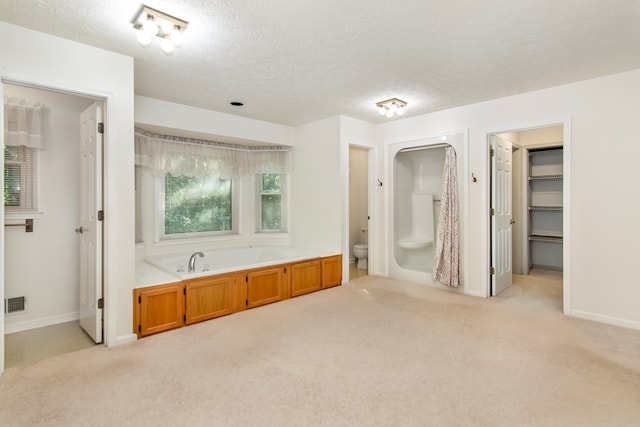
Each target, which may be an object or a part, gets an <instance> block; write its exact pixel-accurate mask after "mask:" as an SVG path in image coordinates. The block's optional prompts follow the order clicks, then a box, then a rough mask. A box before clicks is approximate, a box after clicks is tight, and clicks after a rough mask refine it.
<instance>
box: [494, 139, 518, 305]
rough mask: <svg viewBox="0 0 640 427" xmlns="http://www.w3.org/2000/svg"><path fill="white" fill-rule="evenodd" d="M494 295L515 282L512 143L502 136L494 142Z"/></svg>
mask: <svg viewBox="0 0 640 427" xmlns="http://www.w3.org/2000/svg"><path fill="white" fill-rule="evenodd" d="M491 148H492V149H493V154H492V156H491V183H492V184H491V207H492V209H493V210H492V212H491V260H492V267H493V269H494V270H493V274H492V275H491V295H498V294H499V293H500V292H502V291H504V290H505V289H507V288H508V287H509V286H511V283H512V272H513V266H512V251H511V249H512V248H511V247H512V233H511V225H512V224H513V222H512V216H513V213H512V210H511V203H512V201H511V198H512V193H511V186H512V184H511V179H512V169H513V164H512V158H511V157H512V156H511V142H510V141H507V140H506V139H504V138H501V137H499V136H493V139H492V141H491Z"/></svg>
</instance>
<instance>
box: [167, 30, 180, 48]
mask: <svg viewBox="0 0 640 427" xmlns="http://www.w3.org/2000/svg"><path fill="white" fill-rule="evenodd" d="M169 37H170V38H171V41H172V42H173V44H174V45H175V46H176V47H180V46H182V40H183V37H182V31H180V26H179V25H176V26H174V27H173V30H171V34H169Z"/></svg>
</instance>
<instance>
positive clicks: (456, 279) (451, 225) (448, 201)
mask: <svg viewBox="0 0 640 427" xmlns="http://www.w3.org/2000/svg"><path fill="white" fill-rule="evenodd" d="M458 235H459V223H458V173H457V168H456V151H455V150H454V149H453V147H447V148H446V150H445V162H444V172H443V183H442V198H441V202H440V218H439V224H438V236H437V239H436V259H435V263H434V265H433V273H432V277H433V279H434V280H437V281H439V282H440V283H442V284H444V285H447V286H452V287H454V288H457V287H458V286H459V285H461V284H462V280H461V279H460V248H459V242H458Z"/></svg>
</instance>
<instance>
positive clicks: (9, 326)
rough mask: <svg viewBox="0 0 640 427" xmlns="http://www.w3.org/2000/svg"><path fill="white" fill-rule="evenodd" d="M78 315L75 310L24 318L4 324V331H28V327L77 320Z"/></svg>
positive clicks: (10, 332)
mask: <svg viewBox="0 0 640 427" xmlns="http://www.w3.org/2000/svg"><path fill="white" fill-rule="evenodd" d="M79 318H80V315H79V313H78V312H77V311H74V312H72V313H65V314H58V315H56V316H50V317H43V318H41V319H34V320H26V321H24V322H16V323H6V322H5V324H4V333H5V334H12V333H14V332H22V331H28V330H30V329H36V328H43V327H45V326H51V325H57V324H58V323H65V322H73V321H74V320H78V319H79Z"/></svg>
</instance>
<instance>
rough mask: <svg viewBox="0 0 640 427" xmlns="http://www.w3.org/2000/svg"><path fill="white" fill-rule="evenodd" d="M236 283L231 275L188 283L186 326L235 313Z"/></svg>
mask: <svg viewBox="0 0 640 427" xmlns="http://www.w3.org/2000/svg"><path fill="white" fill-rule="evenodd" d="M235 281H236V280H235V275H231V274H226V275H218V276H209V277H202V278H199V279H193V280H188V281H186V282H185V290H186V292H185V293H186V295H185V298H186V300H185V306H186V318H185V320H186V324H187V325H190V324H192V323H196V322H202V321H203V320H209V319H213V318H214V317H220V316H224V315H226V314H231V313H233V300H234V298H233V296H234V295H233V294H234V292H235V291H236V289H235V288H236V286H235Z"/></svg>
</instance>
